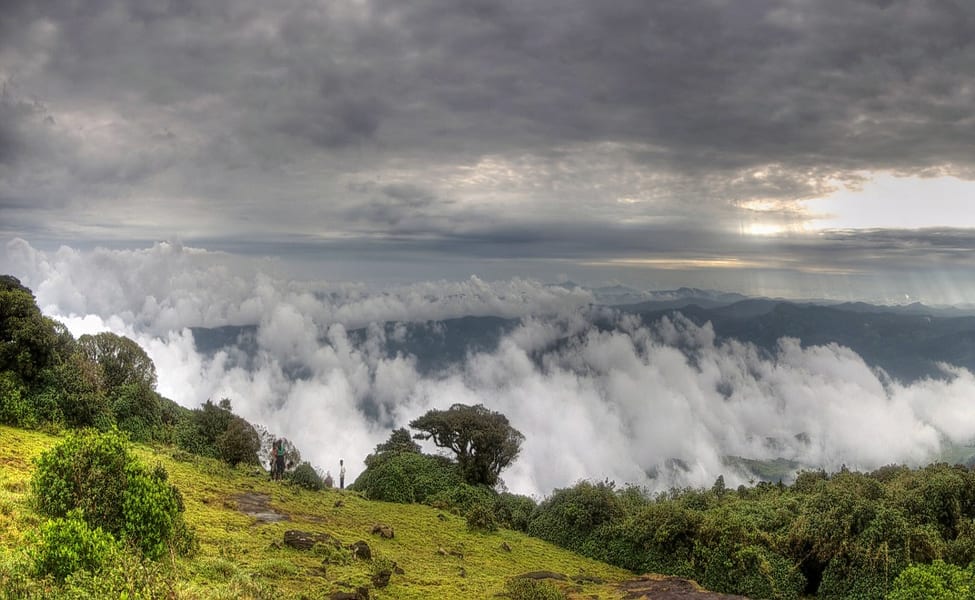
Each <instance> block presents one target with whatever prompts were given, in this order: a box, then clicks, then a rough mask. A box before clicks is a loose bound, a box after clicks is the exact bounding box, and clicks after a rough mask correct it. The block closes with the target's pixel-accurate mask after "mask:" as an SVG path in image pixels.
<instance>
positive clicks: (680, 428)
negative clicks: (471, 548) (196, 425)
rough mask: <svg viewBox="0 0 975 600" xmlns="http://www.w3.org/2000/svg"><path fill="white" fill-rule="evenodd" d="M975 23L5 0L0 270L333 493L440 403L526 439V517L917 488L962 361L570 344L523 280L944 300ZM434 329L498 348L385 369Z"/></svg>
mask: <svg viewBox="0 0 975 600" xmlns="http://www.w3.org/2000/svg"><path fill="white" fill-rule="evenodd" d="M972 31H975V4H972V3H971V2H967V1H965V0H930V1H926V2H916V1H912V0H815V1H810V0H774V1H773V0H768V1H764V0H734V1H731V0H679V1H678V0H673V1H661V2H646V1H644V0H632V1H631V0H618V1H613V2H586V1H579V0H559V1H558V2H555V1H551V0H532V1H531V2H524V1H502V0H406V1H404V0H397V1H395V2H393V1H384V0H329V1H321V0H279V1H276V2H265V1H263V0H206V1H204V0H159V1H157V2H143V1H141V0H140V1H136V0H117V1H98V0H91V1H89V2H77V1H74V0H33V1H27V0H13V1H8V2H5V3H4V5H3V10H0V272H3V273H10V274H13V275H15V276H17V277H19V278H20V279H21V280H23V281H24V283H25V284H26V285H28V286H29V287H30V288H31V289H32V290H34V292H35V294H36V296H37V300H38V303H39V305H40V306H41V307H42V309H43V310H44V311H45V313H46V314H49V315H51V316H54V317H56V318H59V319H61V320H63V321H64V322H65V323H67V324H68V326H69V327H70V328H71V330H72V332H74V333H75V334H76V335H80V334H82V333H88V332H95V331H104V330H109V331H115V332H116V333H120V334H124V335H129V336H130V337H133V338H134V339H136V340H137V341H139V343H140V344H142V345H143V347H145V348H146V349H147V351H148V352H149V354H150V356H151V357H152V358H153V360H154V361H155V362H156V364H157V368H158V370H159V389H160V392H161V393H163V394H164V395H166V396H167V397H170V398H173V399H174V400H176V401H177V402H179V403H181V404H183V405H185V406H197V405H198V404H199V403H200V402H203V401H204V400H206V399H207V398H221V397H229V398H231V400H232V401H233V403H234V407H235V410H237V411H238V412H240V414H242V415H243V416H245V417H246V418H248V419H250V420H252V421H253V422H256V423H261V424H264V425H266V426H268V427H269V428H270V429H271V430H272V431H275V432H277V433H280V434H282V435H286V436H287V437H289V438H290V439H293V440H294V441H296V442H297V443H298V445H299V448H302V449H303V451H304V452H305V454H306V456H307V457H309V458H310V459H312V460H313V462H314V463H315V464H317V465H320V466H323V467H325V468H328V467H329V466H331V469H332V470H333V471H334V470H335V468H336V465H337V464H338V458H340V457H344V458H345V459H346V464H347V465H349V470H350V475H351V476H353V477H354V475H355V474H356V473H357V470H358V469H360V468H361V467H362V465H361V460H360V459H361V458H362V457H364V456H365V454H366V453H368V452H369V451H370V450H371V449H372V448H373V447H374V446H375V444H377V443H379V442H380V441H383V440H384V439H385V438H386V436H387V435H388V433H389V431H390V429H391V428H392V427H394V426H402V425H404V424H405V423H406V422H408V421H409V420H410V419H411V418H415V417H416V416H418V415H419V414H422V413H423V411H425V410H428V409H429V408H433V407H436V408H445V407H447V406H449V405H450V404H451V403H452V402H454V401H467V402H468V403H475V402H481V403H484V404H485V405H486V406H488V407H489V408H492V409H494V410H501V411H503V412H505V414H508V415H509V417H510V418H511V419H512V422H513V423H515V424H516V426H518V427H519V428H521V429H522V430H523V431H524V432H525V433H526V448H525V451H524V453H523V456H522V457H521V458H520V459H519V461H518V462H517V463H516V464H515V465H513V466H512V468H511V472H509V473H508V474H507V475H506V476H505V477H506V481H507V482H508V483H509V484H510V486H511V487H512V489H514V490H516V491H521V492H524V493H531V494H546V493H548V492H550V491H551V490H552V489H554V488H556V487H559V486H564V485H569V484H571V483H573V482H574V481H576V480H577V479H580V478H585V477H592V478H595V479H602V478H603V477H604V476H607V477H610V478H615V479H616V480H617V481H620V482H623V481H628V482H634V483H638V484H644V485H649V486H651V487H654V486H655V487H658V488H659V487H661V486H664V487H665V486H666V485H670V484H676V485H690V484H693V485H707V484H709V483H710V482H711V481H713V479H714V477H716V476H717V475H718V474H725V475H726V478H727V479H728V481H729V482H741V481H743V480H747V477H746V476H743V475H742V474H741V473H738V474H736V473H733V472H727V473H726V472H725V471H726V470H727V466H726V465H725V463H724V462H723V458H722V457H724V456H727V455H740V456H745V457H752V458H770V457H772V455H773V454H775V453H778V455H781V456H788V457H790V458H792V459H795V460H797V461H800V462H802V463H803V464H808V465H811V466H825V467H829V468H834V467H837V465H840V464H849V465H853V466H863V467H865V468H872V467H876V466H880V465H882V464H887V463H888V462H896V461H903V462H908V463H911V464H920V463H923V462H924V461H925V460H930V459H932V458H933V457H936V456H937V455H938V452H940V451H941V449H942V447H943V445H944V444H945V443H947V442H953V443H968V442H970V441H971V440H972V439H973V438H975V422H973V421H971V419H970V418H969V416H968V415H970V414H971V411H970V410H969V409H968V407H967V400H966V399H967V398H971V397H973V394H975V379H973V377H972V375H971V373H968V372H967V371H964V370H957V369H955V370H952V369H953V368H952V367H947V368H948V371H946V373H947V374H948V375H947V376H946V377H945V378H944V380H939V381H921V382H915V383H912V384H901V383H899V382H895V381H891V380H890V379H889V377H887V376H886V375H885V374H884V373H881V372H877V371H875V370H873V369H871V368H870V367H869V366H868V365H866V364H865V363H864V362H863V360H862V359H861V358H860V357H858V356H856V355H855V354H854V353H852V352H850V351H849V350H848V349H845V348H842V347H837V346H827V347H812V348H809V347H803V346H802V345H801V344H799V343H798V342H796V341H790V340H788V339H786V340H784V341H783V343H782V346H781V348H780V351H779V353H778V354H776V355H774V356H762V355H759V354H757V353H756V351H755V349H754V348H751V347H748V346H746V345H740V344H739V345H735V344H734V343H731V342H721V341H716V340H714V338H713V332H709V330H708V328H707V327H706V326H705V327H697V326H693V325H691V324H689V323H683V322H679V321H678V322H676V323H671V324H669V325H661V326H659V327H657V328H656V329H647V328H645V327H640V326H637V325H635V324H633V323H627V322H625V319H622V318H621V317H618V316H616V317H612V318H620V319H622V320H620V321H619V322H618V323H617V325H618V327H617V328H616V329H615V330H614V331H612V332H606V331H600V330H599V329H598V328H594V327H593V326H592V323H593V319H594V315H593V314H592V312H591V311H592V310H594V309H593V308H592V307H591V304H592V303H593V300H594V296H593V295H592V294H591V293H590V292H589V291H587V290H586V289H582V288H573V287H571V286H568V287H552V286H547V285H545V284H546V283H551V282H559V281H566V280H572V281H576V282H579V283H582V284H584V285H586V286H589V287H598V286H604V285H614V284H624V285H628V286H632V287H634V288H637V289H639V290H665V289H672V288H677V287H679V286H693V287H699V288H708V289H718V290H724V291H732V292H739V293H744V294H749V295H765V296H772V297H783V298H820V299H837V300H867V301H872V302H880V303H898V304H900V303H908V302H915V301H921V302H926V303H929V304H971V303H972V302H973V301H975V300H973V299H975V270H973V267H972V265H973V264H975V262H973V259H975V210H972V209H971V208H970V204H971V202H972V200H973V198H975V152H972V148H975V109H973V108H972V107H973V106H975V84H973V83H972V79H971V73H973V72H975V38H973V36H972V35H971V32H972ZM465 315H497V316H504V317H510V318H518V319H521V325H520V326H519V328H518V329H517V330H516V331H514V332H512V333H511V334H509V335H508V336H506V337H505V339H504V340H503V342H502V344H501V345H500V346H499V348H498V349H497V350H496V351H493V352H488V353H482V354H475V355H471V356H467V357H465V359H464V360H463V361H462V363H461V364H460V366H458V367H457V368H456V369H455V370H453V371H451V372H446V373H440V374H437V375H435V376H429V375H427V374H421V373H419V372H418V371H417V369H416V365H415V364H414V362H413V359H411V358H410V357H408V356H396V357H389V356H386V355H385V354H384V353H383V352H381V349H382V348H383V344H384V343H385V339H384V337H383V336H384V335H385V334H384V333H383V332H382V331H381V328H376V326H375V324H376V323H379V322H383V321H390V322H397V321H403V322H407V321H408V322H413V323H418V322H426V321H436V320H437V319H445V318H451V317H459V316H465ZM604 316H605V315H604ZM221 325H257V327H258V330H257V331H258V333H257V339H256V344H257V348H258V356H259V360H258V361H257V362H256V363H254V364H253V365H252V368H249V369H245V368H242V367H241V359H240V357H239V356H237V355H236V354H235V352H236V350H234V349H233V348H228V349H226V351H224V352H222V353H218V354H217V355H216V356H212V357H211V356H204V355H202V354H201V353H200V352H198V350H197V349H196V348H195V346H194V344H193V338H192V335H191V333H190V331H189V329H188V328H190V327H216V326H221ZM356 328H367V329H368V331H369V332H370V334H369V336H368V339H367V340H366V341H365V342H363V343H362V344H357V343H353V341H351V338H350V337H349V336H348V331H350V330H352V329H356ZM560 332H561V333H560ZM431 334H432V335H435V334H436V331H435V328H434V329H432V330H431ZM569 334H571V336H573V337H572V339H573V340H574V341H573V342H572V344H570V345H568V346H567V347H565V348H563V349H561V350H553V349H550V348H548V347H547V346H546V345H545V340H548V341H551V340H552V339H555V338H554V337H553V336H556V337H557V336H559V335H569ZM688 348H690V349H696V350H694V352H696V353H697V354H696V355H694V356H691V357H688V356H687V355H686V352H687V351H688ZM539 357H541V358H539ZM536 360H541V364H537V363H536V362H535V361H536ZM295 368H298V369H299V370H300V371H301V372H303V373H307V374H308V376H307V377H303V378H297V379H295V378H290V377H288V376H287V373H288V372H292V371H294V369H295ZM648 390H652V392H648ZM718 390H724V392H721V393H719V391H718ZM813 391H814V392H815V393H813ZM853 399H855V400H856V402H855V403H853ZM552 415H557V416H558V419H553V418H552ZM309 423H313V424H314V426H313V427H309ZM864 424H866V425H864ZM864 431H867V432H869V434H870V435H866V436H865V435H864ZM798 434H803V435H800V436H799V437H796V436H797V435H798ZM769 440H773V441H774V443H772V442H769ZM803 440H805V441H803ZM769 444H771V445H769ZM671 459H677V460H678V462H679V463H680V464H684V465H687V467H688V468H687V470H686V471H683V470H682V471H680V472H672V470H671V471H668V469H670V467H669V466H668V465H673V464H676V463H675V462H674V461H672V460H671ZM648 473H658V474H662V475H660V476H659V478H657V479H654V478H650V476H649V475H648Z"/></svg>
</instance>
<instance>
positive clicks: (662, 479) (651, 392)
mask: <svg viewBox="0 0 975 600" xmlns="http://www.w3.org/2000/svg"><path fill="white" fill-rule="evenodd" d="M4 251H5V254H4V257H3V259H4V261H5V262H6V263H7V264H8V265H10V266H11V267H12V269H11V270H12V272H13V273H14V274H15V275H17V276H18V277H20V278H21V279H22V280H23V282H24V283H25V284H26V285H28V286H30V287H31V288H32V289H33V290H34V291H35V293H36V296H37V300H38V303H39V305H40V306H41V307H42V308H43V309H44V311H45V312H46V313H47V314H49V315H52V316H55V317H56V318H59V319H61V320H63V321H64V322H65V323H66V324H67V325H68V326H69V328H70V329H71V331H72V332H74V333H75V335H81V334H82V333H93V332H97V331H103V330H110V331H114V332H116V333H119V334H123V335H128V336H130V337H132V338H133V339H135V340H137V341H138V342H139V343H140V344H141V345H142V346H143V347H144V348H145V349H146V351H147V352H148V353H149V355H150V356H151V357H152V359H153V360H154V362H155V363H156V366H157V370H158V374H159V384H158V389H159V391H160V393H162V394H163V395H165V396H167V397H169V398H172V399H174V400H176V401H177V402H179V403H180V404H182V405H184V406H188V407H195V406H198V405H199V404H200V403H202V402H204V401H205V400H207V399H215V400H216V399H220V398H225V397H226V398H230V399H231V400H232V403H233V407H234V409H235V411H237V412H238V413H239V414H241V415H243V416H244V417H245V418H247V419H248V420H250V421H251V422H254V423H259V424H263V425H265V426H267V427H268V428H269V429H270V430H271V431H273V432H275V433H277V434H279V435H284V436H286V437H288V438H289V439H291V440H292V441H294V442H295V443H296V444H297V445H298V447H299V449H300V450H301V451H302V453H303V455H304V456H305V458H307V459H308V460H310V461H312V462H313V463H314V464H316V465H318V466H320V467H322V468H324V469H330V470H332V471H334V470H335V469H336V468H337V465H338V460H339V459H340V458H342V459H344V460H345V461H346V464H347V465H348V466H349V472H350V473H349V474H350V478H354V477H355V476H356V475H358V473H359V472H360V470H361V469H362V468H363V464H362V462H361V461H362V459H363V458H364V457H365V456H366V455H367V454H368V453H369V452H370V451H371V450H372V449H373V448H374V447H375V445H376V444H377V443H379V442H381V441H384V440H385V439H386V438H387V437H388V435H389V433H390V431H391V430H392V429H393V428H394V427H397V426H403V425H405V424H406V423H408V422H409V421H410V420H411V419H413V418H415V417H417V416H419V415H421V414H423V413H424V412H425V411H426V410H429V409H431V408H447V407H449V406H450V405H451V404H453V403H456V402H462V403H467V404H474V403H482V404H484V405H485V406H487V407H489V408H491V409H493V410H497V411H500V412H502V413H504V414H505V415H507V416H508V417H509V418H510V420H511V422H512V424H513V425H514V426H515V427H516V428H518V429H519V430H521V431H522V432H523V433H524V434H525V436H526V440H525V444H524V448H523V452H522V455H521V457H520V458H519V459H518V460H517V462H516V463H515V464H513V465H512V466H511V468H510V469H508V470H507V471H506V472H505V473H504V474H503V477H504V480H505V482H506V484H507V485H508V487H509V488H510V489H511V490H512V491H516V492H519V493H525V494H533V495H544V494H548V493H550V492H551V491H552V490H553V489H555V488H558V487H565V486H568V485H572V484H573V483H574V482H576V481H577V480H579V479H596V480H601V479H603V478H610V479H613V480H615V481H616V482H617V483H620V484H622V483H632V484H636V485H641V486H646V487H647V488H649V489H651V490H662V489H667V488H669V487H672V486H687V485H693V486H709V485H710V484H711V483H712V482H713V481H714V480H715V478H716V477H717V476H718V475H724V477H725V480H726V482H727V483H728V484H729V485H738V484H739V483H746V482H747V481H748V480H749V479H750V478H752V476H751V475H749V474H747V473H743V472H741V471H740V470H739V469H737V468H735V467H734V466H729V464H727V462H726V460H725V459H726V457H729V456H737V457H744V458H748V459H773V458H786V459H789V460H794V461H796V462H797V463H798V464H800V465H802V466H805V467H810V468H818V467H823V468H826V469H828V470H831V471H835V470H838V469H839V468H840V467H841V466H842V465H844V464H846V465H847V466H849V467H851V468H861V469H872V468H876V467H879V466H882V465H885V464H890V463H906V464H911V465H918V464H924V463H926V462H929V461H932V460H935V459H937V458H938V456H939V454H940V452H941V451H942V450H943V449H944V448H945V447H946V446H947V445H948V444H952V443H954V444H968V443H970V442H971V441H972V440H973V439H975V413H973V412H972V410H971V399H972V398H973V397H975V377H973V375H972V374H971V373H970V372H968V371H965V370H961V369H955V368H952V367H949V366H946V367H945V369H946V374H947V377H945V378H943V379H940V380H937V381H931V380H922V381H919V382H916V383H913V384H910V385H902V384H900V383H898V382H896V381H891V380H890V379H889V378H888V377H886V376H885V375H884V374H883V373H882V372H877V371H874V370H872V369H871V368H870V367H869V366H868V365H866V364H865V363H864V361H863V360H862V359H861V358H860V357H859V356H857V355H856V354H855V353H853V352H852V351H851V350H849V349H846V348H843V347H840V346H836V345H829V346H825V347H808V348H802V347H801V345H800V343H799V340H795V339H788V338H784V339H782V340H781V341H780V344H779V348H778V350H777V351H776V352H775V353H774V354H773V355H772V356H768V355H764V354H763V353H760V352H759V351H757V350H756V349H755V348H754V347H752V346H748V345H743V344H740V343H737V342H734V341H730V342H717V341H716V339H715V335H714V332H713V330H712V329H711V328H710V326H703V327H698V326H696V325H694V324H693V323H691V322H689V321H686V320H684V319H683V318H679V317H675V318H673V319H670V320H664V321H662V322H660V323H659V324H657V325H655V326H654V327H652V328H647V327H645V326H643V325H642V324H641V323H640V321H639V320H638V319H635V318H633V317H632V316H623V315H619V314H615V315H614V313H612V312H610V310H609V309H606V308H594V307H593V306H592V305H591V302H592V297H591V295H590V294H589V293H588V292H586V291H584V290H581V289H577V290H567V289H564V288H562V287H551V286H545V285H542V284H539V283H537V282H535V281H532V280H508V281H499V282H485V281H482V280H480V279H478V278H470V279H468V280H465V281H460V282H448V281H436V282H427V283H416V284H410V285H403V286H398V287H391V288H386V289H382V290H377V289H368V288H366V287H365V286H361V285H360V286H351V285H347V284H342V285H332V284H328V283H314V284H313V283H301V284H299V283H294V282H289V281H287V280H283V279H280V278H277V277H274V276H273V275H268V274H266V273H262V272H260V271H259V270H256V269H251V270H250V271H248V270H247V269H245V268H232V267H231V266H230V265H228V261H227V257H225V256H222V255H219V254H214V253H212V252H206V251H202V250H198V249H193V248H186V247H180V246H173V245H170V244H159V245H156V246H154V247H152V248H148V249H144V250H140V251H127V250H105V249H102V250H97V251H79V250H75V249H71V248H68V247H64V248H61V249H60V250H58V251H57V252H54V253H48V252H44V251H39V250H37V249H35V248H33V247H32V246H30V245H29V244H28V243H27V242H24V241H15V242H11V243H9V244H7V245H6V247H5V248H4ZM462 315H502V316H507V317H516V318H520V319H521V323H520V325H519V326H518V327H517V328H515V329H514V330H513V331H511V332H510V333H509V334H508V335H506V336H505V337H504V338H503V339H502V341H501V343H500V345H499V346H498V348H497V349H496V350H494V351H492V352H482V353H475V354H471V355H469V356H466V357H463V360H462V361H460V363H459V365H458V366H456V367H453V368H451V369H450V370H448V371H443V372H435V373H421V372H420V370H419V369H418V368H417V366H416V361H415V359H414V358H413V357H412V356H404V355H396V356H388V355H387V353H386V352H385V344H386V341H387V340H386V336H387V335H392V336H396V335H398V334H397V330H396V328H392V329H391V330H387V329H386V328H384V327H378V326H376V324H378V323H382V322H384V321H399V322H404V321H409V322H425V321H428V320H433V321H436V320H439V319H446V318H451V317H457V316H462ZM594 317H599V318H600V319H602V320H606V319H612V320H614V321H615V324H616V327H615V328H614V329H613V330H611V331H606V330H605V328H603V329H599V328H596V327H594V326H593V324H592V322H593V318H594ZM227 324H237V325H243V324H253V325H257V326H258V327H257V332H256V334H255V343H256V354H255V355H254V356H253V357H252V358H247V359H244V358H243V356H242V354H241V352H242V351H241V350H240V349H239V348H236V347H227V348H224V349H223V350H221V351H219V352H216V354H214V355H212V356H210V355H203V354H202V353H200V352H199V351H198V350H197V348H196V347H195V345H194V338H193V335H192V333H191V332H190V331H189V330H188V329H187V328H188V327H194V326H207V327H214V326H220V325H227ZM363 327H365V328H366V329H367V335H366V336H365V338H364V339H361V340H360V341H356V340H358V339H359V338H358V337H357V336H350V335H349V334H348V332H349V331H350V330H351V329H353V328H363ZM387 331H391V333H387ZM430 335H436V326H435V325H433V326H431V327H430ZM559 339H563V340H569V341H568V343H562V344H558V345H554V344H553V342H554V341H556V340H559ZM289 373H290V374H294V373H301V374H302V375H301V376H300V377H294V376H289ZM429 450H430V451H433V450H434V449H433V448H432V447H431V448H429Z"/></svg>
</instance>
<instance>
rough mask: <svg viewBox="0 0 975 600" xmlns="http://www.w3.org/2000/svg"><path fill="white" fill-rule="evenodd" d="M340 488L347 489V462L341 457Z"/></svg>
mask: <svg viewBox="0 0 975 600" xmlns="http://www.w3.org/2000/svg"><path fill="white" fill-rule="evenodd" d="M339 489H340V490H344V489H345V463H343V462H342V459H341V458H340V459H339Z"/></svg>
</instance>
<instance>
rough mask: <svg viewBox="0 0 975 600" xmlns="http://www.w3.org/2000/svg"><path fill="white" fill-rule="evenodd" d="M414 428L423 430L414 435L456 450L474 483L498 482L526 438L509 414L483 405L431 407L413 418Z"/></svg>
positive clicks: (489, 483) (490, 483) (467, 476)
mask: <svg viewBox="0 0 975 600" xmlns="http://www.w3.org/2000/svg"><path fill="white" fill-rule="evenodd" d="M410 427H411V428H413V429H416V430H418V431H421V432H422V433H417V434H414V435H413V437H414V438H416V439H418V440H429V439H432V440H433V443H434V444H436V445H437V446H439V447H441V448H449V449H450V450H451V451H453V453H454V454H456V455H457V464H458V466H460V470H461V472H462V473H463V475H464V479H466V480H467V482H468V483H470V484H473V485H477V484H484V485H488V486H493V485H495V484H496V483H497V482H498V474H499V473H501V470H502V469H504V468H505V467H507V466H508V465H510V464H511V463H512V462H513V461H514V460H515V458H517V457H518V452H519V451H520V450H521V442H522V441H523V440H524V439H525V436H524V435H522V434H521V432H520V431H518V430H517V429H515V428H514V427H512V426H511V425H510V424H509V423H508V418H507V417H505V416H504V415H503V414H501V413H498V412H494V411H492V410H488V409H487V408H485V407H484V405H482V404H476V405H474V406H468V405H466V404H454V405H453V406H451V407H450V408H449V409H447V410H431V411H428V412H427V413H426V414H425V415H423V416H422V417H419V418H417V419H414V420H413V421H410Z"/></svg>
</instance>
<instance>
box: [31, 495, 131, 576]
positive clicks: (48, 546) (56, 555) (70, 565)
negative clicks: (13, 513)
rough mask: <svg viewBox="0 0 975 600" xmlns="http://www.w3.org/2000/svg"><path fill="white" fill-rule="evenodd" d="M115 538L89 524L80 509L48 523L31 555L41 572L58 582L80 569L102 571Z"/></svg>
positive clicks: (111, 550) (40, 532)
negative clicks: (82, 516)
mask: <svg viewBox="0 0 975 600" xmlns="http://www.w3.org/2000/svg"><path fill="white" fill-rule="evenodd" d="M115 549H116V544H115V539H114V538H113V537H112V536H111V535H110V534H108V533H106V532H105V531H103V530H102V529H101V528H100V527H96V528H91V527H89V526H88V523H86V522H85V521H84V520H83V519H82V518H81V514H80V513H79V512H78V511H72V512H71V513H70V514H69V515H68V517H67V518H64V519H54V520H50V521H48V522H47V523H44V524H43V525H42V526H41V528H40V530H39V531H38V532H37V534H36V539H35V540H34V545H33V548H32V549H31V558H32V560H33V563H34V570H35V573H36V574H37V575H40V576H45V575H51V576H53V577H54V578H55V579H57V580H58V581H64V579H65V578H66V577H67V576H68V575H70V574H71V573H74V572H75V571H79V570H86V571H90V572H96V571H99V570H100V569H101V568H102V566H103V565H104V564H105V562H106V560H107V559H108V558H109V556H110V555H111V554H112V553H113V552H114V551H115Z"/></svg>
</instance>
